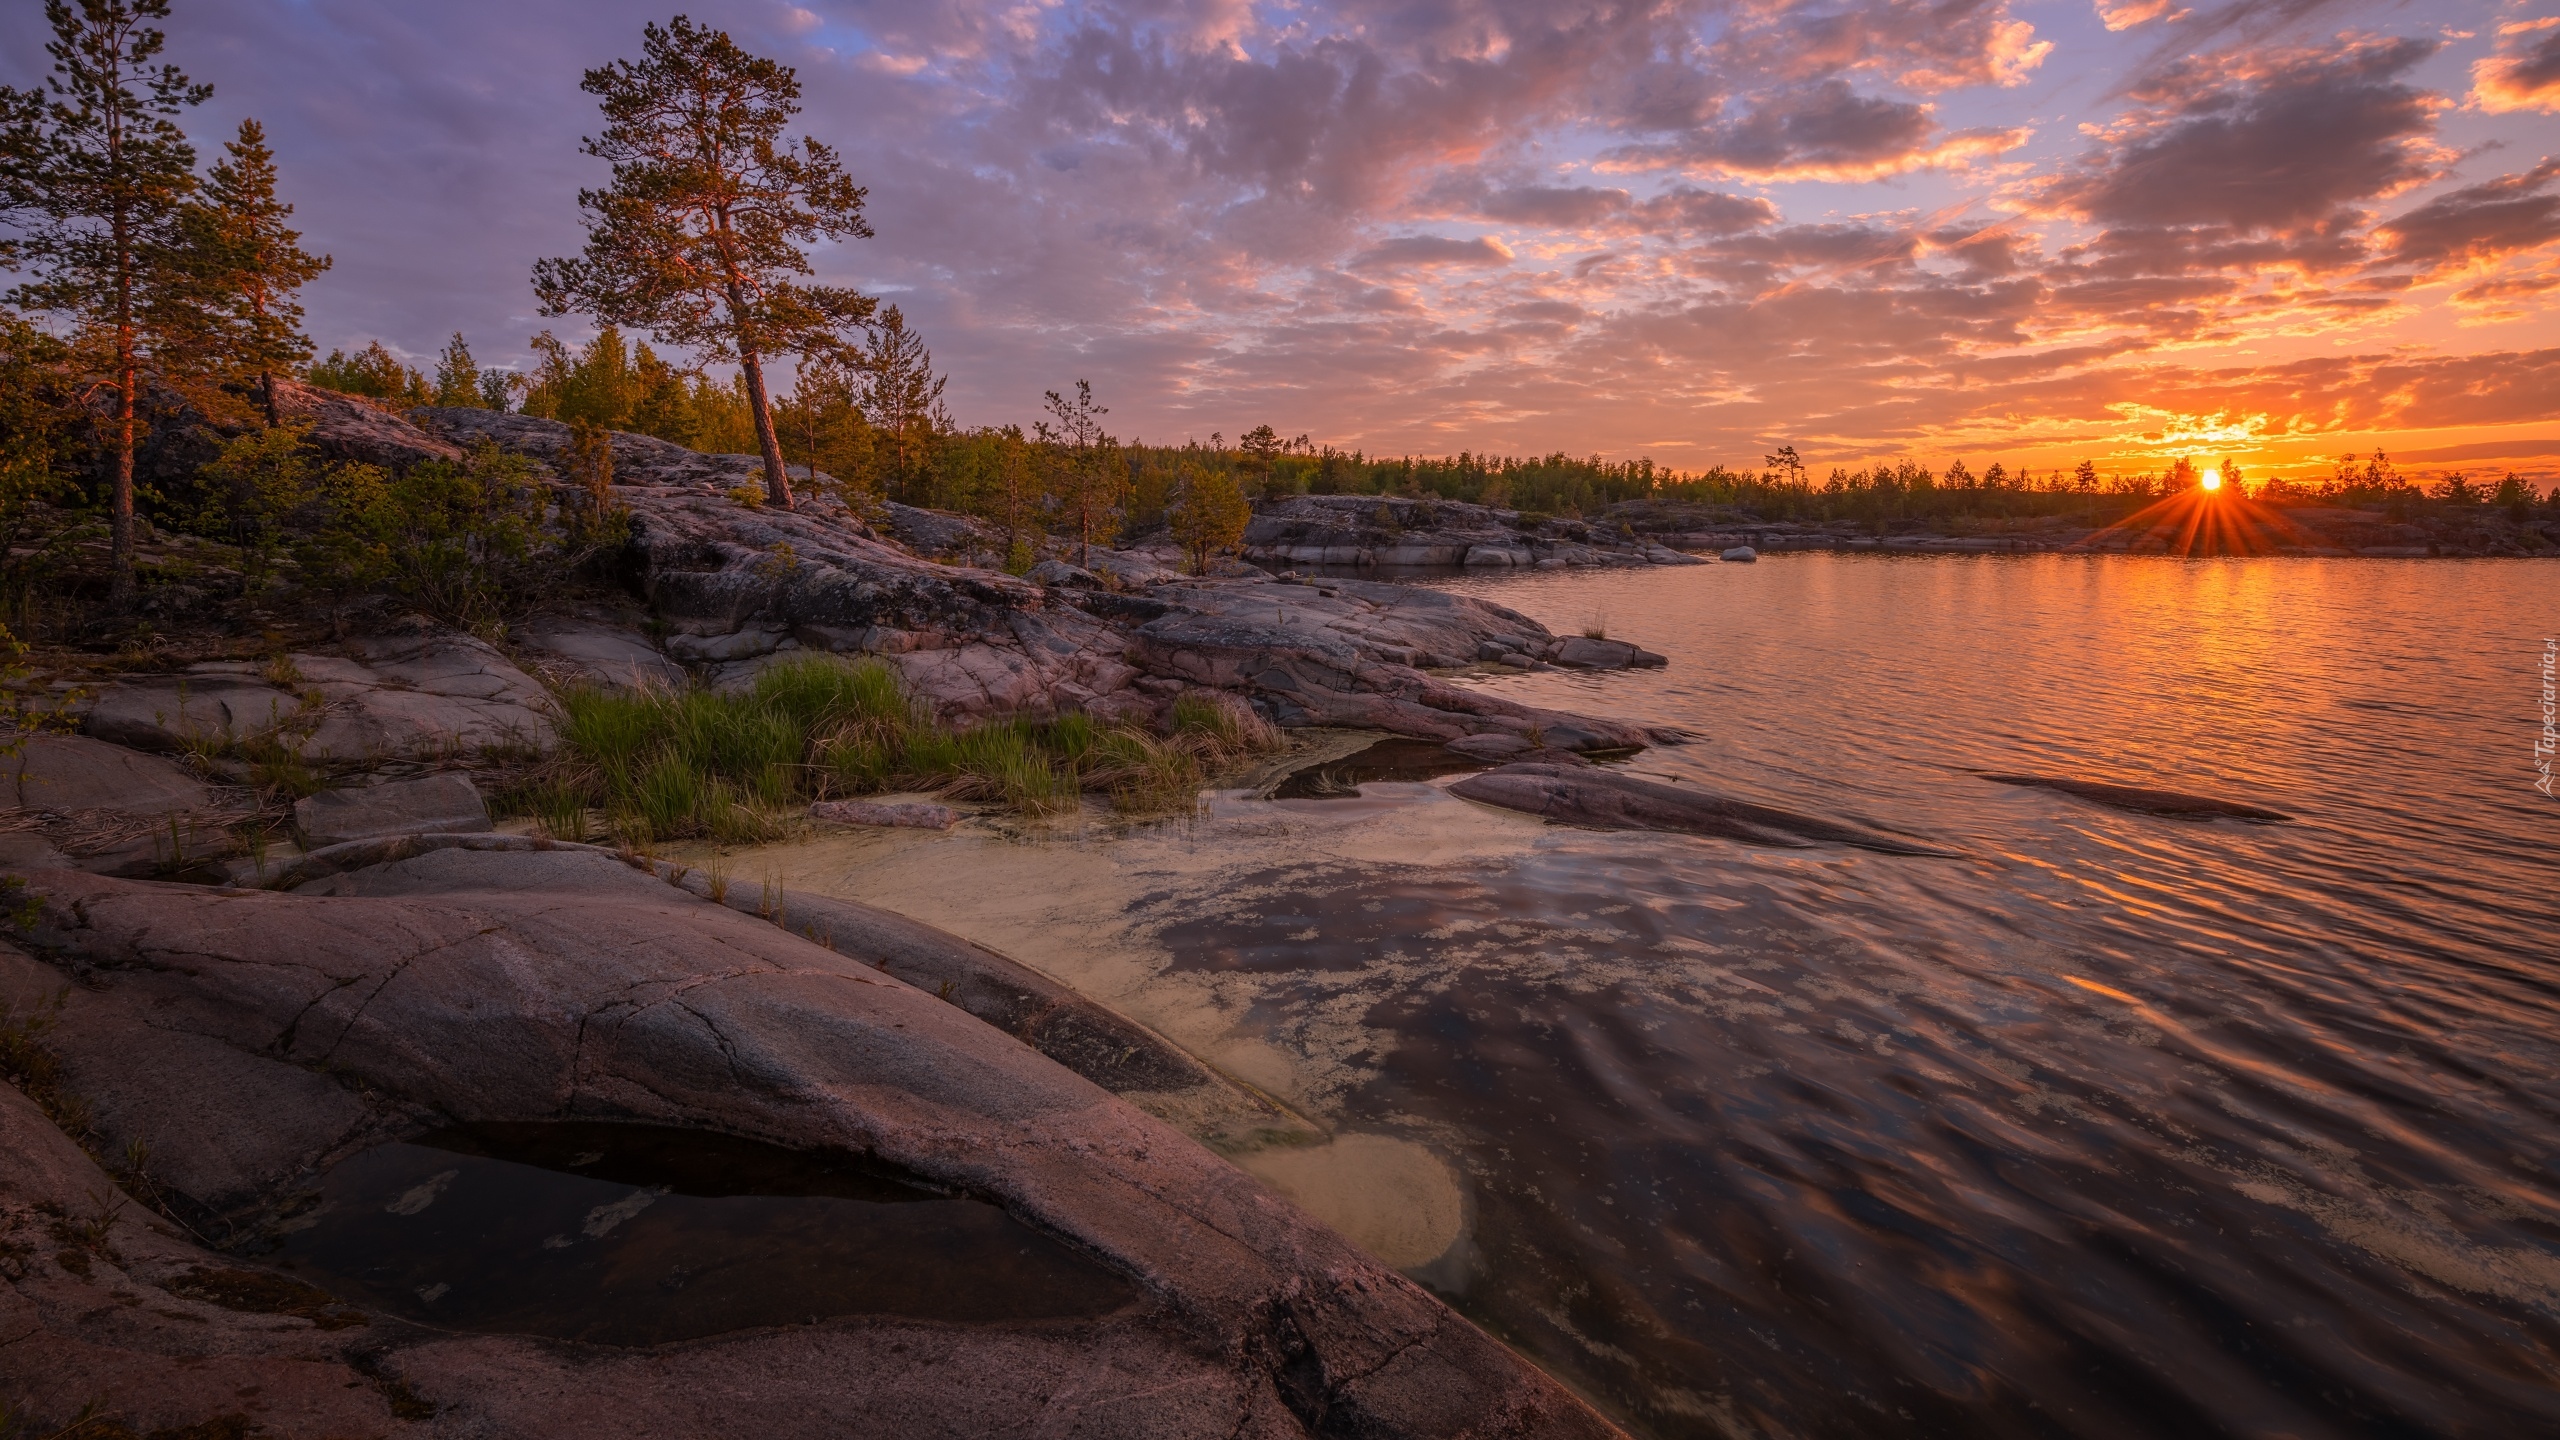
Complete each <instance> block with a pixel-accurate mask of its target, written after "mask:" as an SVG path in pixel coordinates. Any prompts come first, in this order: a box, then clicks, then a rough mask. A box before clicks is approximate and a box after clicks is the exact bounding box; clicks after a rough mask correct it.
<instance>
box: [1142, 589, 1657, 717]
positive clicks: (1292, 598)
mask: <svg viewBox="0 0 2560 1440" xmlns="http://www.w3.org/2000/svg"><path fill="white" fill-rule="evenodd" d="M1134 603H1137V602H1123V604H1124V605H1128V604H1134ZM1144 603H1145V604H1150V605H1155V606H1160V607H1162V610H1161V613H1159V614H1156V615H1155V616H1154V617H1153V618H1150V619H1147V620H1146V621H1145V623H1143V624H1141V625H1139V626H1138V628H1137V631H1136V634H1135V636H1134V639H1133V644H1132V646H1131V650H1130V655H1131V658H1132V659H1133V660H1134V661H1136V663H1138V664H1139V665H1141V666H1142V667H1143V668H1145V669H1146V670H1147V671H1148V673H1150V674H1154V675H1169V676H1172V677H1174V678H1177V679H1179V680H1181V681H1182V682H1184V683H1186V684H1191V685H1203V686H1209V687H1212V688H1216V689H1220V690H1232V691H1241V692H1243V693H1245V694H1248V695H1251V696H1253V697H1254V698H1255V700H1256V702H1257V703H1258V704H1259V705H1261V706H1263V707H1265V708H1267V709H1268V710H1269V711H1270V713H1271V715H1272V717H1273V718H1274V719H1276V720H1277V721H1278V722H1279V723H1281V724H1283V725H1338V726H1346V727H1352V728H1362V729H1375V730H1386V731H1389V732H1392V733H1394V734H1399V735H1411V736H1415V737H1419V738H1424V739H1433V740H1444V741H1445V740H1455V739H1457V738H1459V737H1460V736H1463V735H1479V734H1487V733H1507V734H1513V735H1521V736H1526V735H1527V734H1529V732H1531V731H1532V730H1537V731H1542V732H1543V733H1544V734H1545V736H1546V737H1547V743H1549V744H1551V745H1555V746H1557V747H1558V748H1562V749H1573V750H1606V749H1621V748H1636V747H1641V746H1644V745H1647V744H1654V743H1660V742H1663V741H1666V740H1671V739H1676V738H1678V737H1676V736H1672V735H1669V734H1666V733H1664V732H1660V731H1656V730H1651V729H1648V728H1646V727H1643V726H1638V725H1633V724H1629V723H1626V722H1623V721H1612V720H1601V719H1595V718H1592V717H1590V716H1582V715H1572V714H1567V713H1564V712H1561V711H1553V710H1544V709H1540V708H1538V707H1535V706H1529V705H1522V704H1519V703H1518V702H1515V701H1511V700H1506V699H1503V698H1501V697H1498V696H1495V695H1491V694H1488V693H1486V692H1484V691H1481V690H1475V689H1469V688H1467V687H1464V686H1459V685H1453V684H1450V683H1448V682H1447V681H1444V680H1440V679H1436V678H1434V677H1433V676H1431V675H1428V674H1425V673H1424V671H1423V668H1422V667H1425V666H1432V667H1445V666H1454V665H1459V664H1463V663H1465V661H1464V659H1463V658H1461V657H1466V656H1472V655H1473V654H1475V653H1476V652H1477V651H1478V650H1479V649H1483V648H1493V649H1497V650H1501V649H1513V650H1517V651H1519V652H1522V653H1534V654H1545V653H1548V652H1551V651H1552V650H1554V649H1555V648H1556V647H1557V645H1558V644H1559V643H1560V642H1558V641H1557V640H1556V638H1555V637H1554V636H1552V635H1550V634H1549V633H1547V631H1546V629H1545V627H1543V626H1540V625H1539V624H1537V623H1536V622H1535V621H1532V620H1530V619H1529V618H1528V617H1526V616H1524V615H1521V614H1519V613H1518V612H1516V611H1512V610H1508V609H1505V608H1503V607H1501V606H1498V605H1493V604H1489V603H1487V602H1485V601H1481V600H1476V599H1472V598H1469V597H1465V596H1458V595H1450V594H1446V593H1444V592H1441V591H1437V590H1424V589H1419V588H1416V587H1413V586H1407V585H1384V584H1376V583H1371V582H1363V581H1342V582H1339V583H1336V582H1330V581H1328V582H1324V583H1321V584H1288V583H1284V582H1278V581H1270V582H1261V583H1241V584H1216V585H1210V584H1194V585H1172V586H1161V587H1158V588H1157V589H1156V590H1155V591H1153V592H1151V593H1150V595H1149V597H1148V599H1147V601H1146V602H1144Z"/></svg>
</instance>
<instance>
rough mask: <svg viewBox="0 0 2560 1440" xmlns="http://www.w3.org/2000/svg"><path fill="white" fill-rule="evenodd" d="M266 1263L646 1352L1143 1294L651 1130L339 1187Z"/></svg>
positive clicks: (428, 1315) (438, 1159)
mask: <svg viewBox="0 0 2560 1440" xmlns="http://www.w3.org/2000/svg"><path fill="white" fill-rule="evenodd" d="M279 1228H280V1230H281V1231H282V1234H281V1242H280V1245H279V1248H278V1249H277V1251H276V1253H274V1254H273V1255H271V1256H269V1257H268V1258H269V1259H270V1260H271V1261H272V1262H274V1263H277V1264H280V1265H282V1266H284V1267H285V1268H287V1269H289V1270H292V1271H294V1272H295V1273H297V1274H298V1275H301V1276H304V1277H307V1278H310V1279H314V1280H317V1281H319V1282H320V1283H322V1284H324V1285H327V1286H329V1287H331V1288H333V1289H335V1290H337V1291H338V1292H339V1293H340V1294H342V1295H344V1296H345V1297H346V1298H348V1299H351V1300H354V1299H359V1298H361V1299H362V1300H364V1301H366V1302H369V1303H371V1304H373V1305H376V1306H379V1307H380V1308H382V1309H385V1310H388V1311H390V1312H392V1313H394V1314H397V1315H401V1316H404V1317H406V1318H409V1319H412V1320H416V1321H419V1322H421V1323H424V1324H429V1325H436V1326H442V1327H450V1328H453V1329H459V1330H478V1331H497V1332H505V1333H513V1334H528V1335H542V1336H548V1337H551V1338H554V1339H562V1340H584V1341H590V1342H594V1343H598V1344H605V1345H654V1344H660V1343H664V1342H667V1341H674V1340H688V1339H694V1338H697V1337H699V1336H704V1335H715V1334H720V1333H723V1332H726V1331H731V1330H742V1329H748V1328H752V1327H757V1326H766V1325H793V1324H806V1323H808V1322H811V1321H814V1320H818V1319H821V1318H824V1317H828V1316H835V1315H896V1316H902V1317H906V1318H909V1319H922V1320H947V1321H961V1322H996V1321H1017V1320H1037V1319H1049V1318H1056V1317H1083V1316H1094V1315H1103V1314H1108V1313H1110V1312H1111V1311H1114V1310H1117V1309H1119V1308H1120V1307H1121V1306H1123V1305H1126V1304H1127V1303H1129V1302H1130V1301H1131V1300H1132V1299H1133V1298H1134V1296H1135V1292H1134V1290H1133V1289H1132V1287H1131V1286H1130V1285H1129V1284H1128V1283H1127V1282H1126V1281H1125V1280H1123V1279H1121V1278H1120V1277H1119V1276H1117V1275H1114V1274H1113V1273H1111V1272H1110V1271H1108V1270H1105V1269H1104V1268H1103V1267H1102V1266H1100V1265H1099V1264H1097V1263H1096V1262H1094V1261H1092V1260H1090V1259H1088V1258H1086V1257H1084V1256H1082V1255H1080V1254H1078V1253H1076V1252H1074V1251H1072V1250H1070V1249H1068V1248H1067V1247H1065V1246H1064V1245H1061V1244H1060V1243H1058V1242H1057V1241H1055V1240H1052V1239H1050V1238H1049V1237H1047V1236H1045V1235H1043V1234H1041V1233H1039V1232H1037V1231H1035V1230H1032V1229H1030V1228H1029V1227H1028V1226H1025V1225H1023V1224H1022V1223H1021V1222H1020V1221H1017V1220H1015V1219H1014V1218H1013V1217H1012V1216H1010V1215H1008V1214H1007V1213H1005V1211H1003V1210H1002V1209H1000V1208H998V1207H996V1206H994V1205H989V1204H987V1203H985V1202H983V1201H978V1200H972V1199H968V1198H965V1197H959V1196H949V1195H943V1194H939V1193H937V1192H935V1191H932V1190H927V1189H922V1188H919V1187H918V1186H916V1185H913V1184H910V1183H907V1182H906V1181H905V1180H903V1179H901V1178H899V1177H898V1176H896V1175H894V1174H890V1173H887V1172H885V1171H882V1170H880V1169H878V1168H877V1167H873V1166H869V1165H866V1164H864V1163H862V1162H860V1161H858V1160H855V1159H853V1158H852V1157H839V1156H826V1155H818V1154H811V1153H806V1152H797V1151H787V1150H781V1149H777V1148H775V1147H772V1146H768V1145H760V1144H756V1143H754V1142H752V1141H745V1140H738V1139H733V1138H731V1137H728V1136H722V1135H713V1134H705V1133H701V1132H695V1131H683V1130H667V1129H661V1128H658V1127H654V1126H642V1125H597V1124H544V1125H498V1126H482V1127H475V1128H473V1129H469V1130H454V1131H446V1132H443V1133H441V1134H437V1135H432V1136H429V1137H426V1138H425V1139H423V1140H421V1141H418V1142H416V1143H407V1144H391V1145H382V1146H377V1147H375V1148H373V1149H371V1150H367V1151H364V1152H362V1153H360V1154H357V1155H355V1156H353V1157H351V1158H350V1159H348V1160H347V1161H345V1162H344V1163H342V1164H340V1165H338V1166H337V1167H336V1168H334V1169H332V1170H331V1171H330V1172H329V1173H328V1175H327V1176H326V1177H325V1178H324V1179H323V1181H322V1186H321V1194H320V1200H319V1204H318V1205H317V1206H316V1207H315V1208H313V1209H310V1210H307V1211H305V1212H303V1213H302V1214H300V1215H299V1216H295V1217H290V1218H288V1219H286V1220H285V1221H284V1222H283V1224H282V1225H281V1226H280V1227H279Z"/></svg>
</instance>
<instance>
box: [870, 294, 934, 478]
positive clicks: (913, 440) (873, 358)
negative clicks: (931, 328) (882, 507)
mask: <svg viewBox="0 0 2560 1440" xmlns="http://www.w3.org/2000/svg"><path fill="white" fill-rule="evenodd" d="M859 363H860V365H861V368H862V373H863V384H862V410H863V417H864V418H865V419H866V420H868V421H869V422H870V423H871V427H872V428H873V429H874V430H877V431H879V432H880V435H881V438H882V439H883V440H884V441H886V442H887V446H888V451H889V472H890V473H889V477H888V478H889V483H890V488H891V490H892V491H893V492H894V493H896V494H900V495H907V494H910V493H911V492H912V491H913V489H914V484H913V477H914V476H915V474H916V471H917V470H918V469H919V467H920V462H921V461H922V459H923V457H924V455H925V454H926V452H927V449H928V447H929V446H930V444H931V443H932V435H933V432H934V430H935V429H937V428H944V427H942V426H941V425H940V422H941V421H942V420H943V419H944V418H945V417H944V416H943V415H942V386H943V382H944V380H945V379H946V378H947V377H944V376H940V375H936V374H934V373H933V352H932V351H930V350H927V349H926V348H925V346H924V337H923V336H921V335H918V334H917V333H916V332H914V331H913V330H910V329H908V328H907V317H906V316H905V315H904V314H903V313H901V312H900V311H899V309H898V307H897V306H895V305H892V306H890V307H889V308H888V309H886V310H884V311H882V312H880V317H879V319H877V320H876V321H874V322H873V323H872V325H871V334H870V343H869V344H868V345H867V346H866V347H865V348H864V350H863V354H862V358H861V360H860V362H859Z"/></svg>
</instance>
